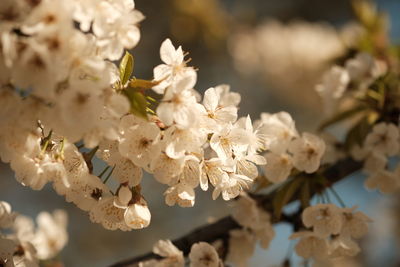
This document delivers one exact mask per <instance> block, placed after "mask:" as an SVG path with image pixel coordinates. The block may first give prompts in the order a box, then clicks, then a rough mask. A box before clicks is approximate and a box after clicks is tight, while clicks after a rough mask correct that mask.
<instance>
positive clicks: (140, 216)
mask: <svg viewBox="0 0 400 267" xmlns="http://www.w3.org/2000/svg"><path fill="white" fill-rule="evenodd" d="M124 219H125V223H126V225H128V227H129V228H132V229H142V228H145V227H147V226H149V224H150V220H151V213H150V210H149V208H148V206H147V202H146V201H145V200H144V198H140V200H139V201H138V202H136V203H134V204H131V205H129V206H128V208H127V209H126V210H125V214H124Z"/></svg>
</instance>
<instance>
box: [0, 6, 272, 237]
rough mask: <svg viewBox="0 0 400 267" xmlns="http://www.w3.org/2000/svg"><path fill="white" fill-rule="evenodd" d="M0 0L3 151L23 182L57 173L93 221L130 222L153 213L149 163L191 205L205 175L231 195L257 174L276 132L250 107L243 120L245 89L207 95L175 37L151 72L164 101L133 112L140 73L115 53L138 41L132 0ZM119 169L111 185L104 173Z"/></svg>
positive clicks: (38, 182)
mask: <svg viewBox="0 0 400 267" xmlns="http://www.w3.org/2000/svg"><path fill="white" fill-rule="evenodd" d="M1 8H2V9H1V14H3V15H4V14H9V13H10V12H11V11H12V14H13V16H11V17H7V19H6V20H2V21H1V28H0V34H1V36H2V38H1V53H0V55H1V60H0V61H1V63H0V64H2V65H1V68H2V70H4V71H2V73H1V89H0V90H1V91H0V94H1V98H0V101H1V107H0V114H1V115H2V120H1V122H0V129H1V131H0V132H1V133H0V148H1V149H0V158H1V160H2V161H3V162H6V163H10V166H11V168H12V169H13V170H14V171H15V174H16V179H17V180H18V181H19V182H20V183H21V184H23V185H25V186H29V187H31V188H32V189H34V190H41V189H42V188H43V187H44V186H45V185H46V184H47V183H49V182H50V183H52V185H53V187H54V189H55V191H56V192H57V193H58V194H60V195H63V196H65V198H66V200H67V201H68V202H73V203H74V204H76V205H77V206H78V207H79V208H80V209H82V210H84V211H87V212H88V213H89V215H90V218H91V220H92V221H93V222H96V223H101V224H102V225H103V226H104V227H105V228H107V229H121V230H131V229H139V228H143V227H146V226H148V225H149V223H150V219H151V214H150V211H149V209H148V207H147V203H146V200H145V199H144V197H143V196H142V194H141V187H140V182H141V178H142V172H143V170H144V171H147V172H149V173H152V174H153V175H154V177H155V179H156V180H157V181H158V182H160V183H161V184H166V185H168V189H167V190H166V192H165V201H166V203H167V204H168V205H174V204H178V205H180V206H183V207H189V206H193V205H194V202H195V192H194V189H195V188H196V187H198V186H199V185H200V187H201V188H202V189H203V190H207V189H208V188H209V184H211V185H212V186H213V187H214V190H213V198H214V199H216V198H217V197H218V196H219V195H222V198H223V199H225V200H229V199H232V198H235V197H237V196H238V195H239V194H240V192H242V191H243V190H244V189H248V188H249V187H250V185H251V184H252V183H253V180H254V179H255V178H256V177H257V176H258V169H257V166H256V165H261V164H265V158H264V157H262V156H261V155H259V152H260V151H262V150H265V148H266V147H267V146H268V145H269V143H271V142H272V141H271V140H273V139H274V138H275V137H274V136H266V135H264V134H261V133H260V132H259V128H260V127H262V123H261V124H260V125H258V127H257V128H254V127H253V124H252V122H251V119H250V117H248V116H247V117H242V118H239V119H238V114H237V112H238V104H239V102H240V95H239V94H237V93H233V92H230V89H229V87H228V86H226V85H221V86H217V87H212V88H209V89H208V90H206V91H205V93H204V97H203V99H202V101H201V97H200V95H199V94H198V93H197V92H196V91H195V90H194V86H195V83H196V80H197V74H196V71H195V69H194V68H193V67H190V66H187V61H186V60H185V58H184V57H185V54H184V52H183V50H182V48H181V47H178V48H175V47H174V46H173V44H172V42H171V41H170V40H169V39H167V40H165V41H164V42H163V43H162V45H161V48H160V56H161V59H162V61H163V64H160V65H159V66H157V67H155V68H154V81H152V82H150V84H151V85H152V86H150V88H151V87H152V89H153V90H154V91H155V92H156V93H158V94H161V95H162V96H161V100H160V101H159V103H158V105H157V107H156V108H155V111H152V110H151V109H149V108H148V107H146V110H145V116H142V117H141V116H139V115H137V114H135V113H133V112H130V111H131V110H132V108H133V107H134V105H135V103H133V102H134V100H135V99H131V98H129V96H127V95H126V94H125V92H126V91H128V90H131V89H132V88H130V86H131V84H132V83H131V82H132V80H129V79H128V80H125V78H124V79H122V78H121V68H120V70H119V71H120V73H119V74H120V75H118V68H117V67H116V66H115V65H114V63H113V62H112V60H116V59H119V58H120V57H121V56H122V53H123V50H124V49H130V48H132V47H134V46H135V45H136V44H137V42H138V40H139V37H140V35H139V31H138V26H137V23H138V22H140V20H142V19H143V15H142V14H141V13H140V12H139V11H137V10H136V9H135V6H134V3H133V1H123V0H118V1H107V0H103V1H79V0H77V1H74V3H73V5H71V3H70V2H68V1H64V0H57V1H50V0H43V1H39V2H29V3H28V2H26V1H22V0H21V1H7V2H4V3H2V5H1ZM110 15H111V16H110ZM128 78H129V77H128ZM133 82H134V80H133ZM150 88H147V89H150ZM134 93H135V94H139V95H142V96H143V95H144V93H145V92H144V91H140V90H139V91H135V92H134ZM200 101H201V102H200ZM148 109H149V110H148ZM146 111H148V113H146ZM87 149H90V150H89V151H87ZM94 156H97V157H98V158H101V159H102V160H103V161H104V162H106V163H107V165H109V167H112V169H111V171H109V172H108V175H107V177H106V178H105V179H103V175H105V174H106V173H107V171H108V168H106V169H104V171H102V172H101V173H100V174H98V175H96V174H95V171H96V170H95V169H94V168H93V164H92V159H93V158H94ZM111 175H112V178H113V179H114V180H116V182H117V184H118V186H117V188H116V189H115V190H113V189H112V188H111V186H110V185H109V184H106V182H107V180H108V179H109V178H110V176H111ZM102 179H103V180H102Z"/></svg>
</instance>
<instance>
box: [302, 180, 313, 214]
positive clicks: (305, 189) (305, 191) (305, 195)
mask: <svg viewBox="0 0 400 267" xmlns="http://www.w3.org/2000/svg"><path fill="white" fill-rule="evenodd" d="M310 198H311V196H310V184H309V183H308V180H305V181H304V183H303V185H302V187H301V191H300V203H301V207H302V208H303V209H305V208H307V207H308V206H309V205H310Z"/></svg>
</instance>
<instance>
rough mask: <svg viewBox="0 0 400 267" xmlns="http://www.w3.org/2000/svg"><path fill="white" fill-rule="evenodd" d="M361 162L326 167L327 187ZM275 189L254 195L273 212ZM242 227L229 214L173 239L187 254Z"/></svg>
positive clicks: (121, 265) (133, 261)
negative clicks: (197, 246)
mask: <svg viewBox="0 0 400 267" xmlns="http://www.w3.org/2000/svg"><path fill="white" fill-rule="evenodd" d="M361 166H362V165H361V163H360V162H356V161H354V160H352V159H350V158H347V159H345V160H341V161H339V162H337V163H336V164H334V165H333V166H331V167H329V168H326V169H325V170H324V171H323V176H324V177H325V178H326V179H327V181H328V184H327V185H326V186H327V187H330V186H332V185H333V184H334V183H336V182H338V181H340V180H342V179H344V178H346V177H347V176H349V175H350V174H352V173H354V172H356V171H358V170H359V169H360V168H361ZM316 190H319V189H314V191H312V192H310V193H311V195H315V194H316V193H319V191H316ZM275 193H276V192H275V191H272V192H271V193H269V194H267V195H252V197H253V198H255V199H256V201H257V202H258V203H259V204H260V206H262V207H263V208H264V209H265V210H267V211H269V212H271V211H272V204H271V203H272V199H273V198H274V195H275ZM296 200H298V195H294V196H293V197H292V199H290V201H289V202H293V201H296ZM295 215H296V216H291V215H285V214H283V215H282V216H281V217H280V219H279V221H276V222H275V223H277V222H290V223H296V219H297V217H298V216H297V215H298V214H295ZM237 228H240V225H239V224H238V223H237V222H236V221H235V220H234V219H233V218H232V217H231V216H227V217H224V218H222V219H220V220H218V221H217V222H215V223H212V224H208V225H205V226H202V227H199V228H197V229H195V230H193V231H192V232H190V233H189V234H187V235H185V236H183V237H181V238H179V239H176V240H174V241H172V243H174V245H175V246H176V247H177V248H178V249H180V250H181V251H182V252H183V253H184V254H185V255H187V254H189V252H190V248H191V246H192V244H194V243H197V242H200V241H204V242H213V241H216V240H218V239H222V240H228V238H229V231H231V230H234V229H237ZM157 258H160V257H159V256H158V255H156V254H154V253H147V254H143V255H140V256H137V257H134V258H130V259H127V260H123V261H120V262H118V263H115V264H113V265H111V267H127V266H132V267H135V266H139V262H141V261H145V260H149V259H157Z"/></svg>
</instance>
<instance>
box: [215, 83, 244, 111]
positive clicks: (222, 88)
mask: <svg viewBox="0 0 400 267" xmlns="http://www.w3.org/2000/svg"><path fill="white" fill-rule="evenodd" d="M215 91H216V92H217V94H218V95H219V105H220V106H222V107H229V106H234V107H237V106H238V105H239V103H240V100H241V97H240V94H239V93H235V92H230V87H229V85H227V84H221V85H218V86H216V87H215Z"/></svg>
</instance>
